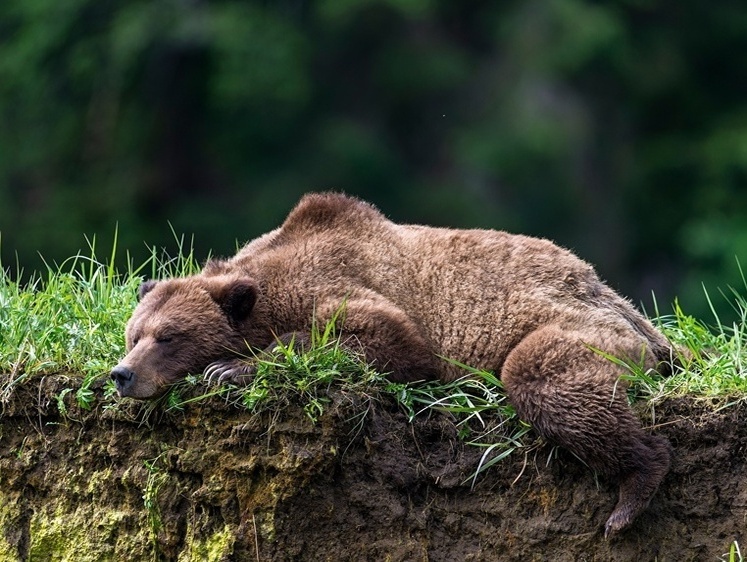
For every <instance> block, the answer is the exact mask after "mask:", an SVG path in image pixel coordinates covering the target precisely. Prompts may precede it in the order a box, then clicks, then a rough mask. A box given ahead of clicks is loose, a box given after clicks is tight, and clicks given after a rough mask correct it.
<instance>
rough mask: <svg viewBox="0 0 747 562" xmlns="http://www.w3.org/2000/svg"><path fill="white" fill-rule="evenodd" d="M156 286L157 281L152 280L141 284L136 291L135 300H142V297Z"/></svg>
mask: <svg viewBox="0 0 747 562" xmlns="http://www.w3.org/2000/svg"><path fill="white" fill-rule="evenodd" d="M157 284H158V281H154V280H153V279H151V280H150V281H145V282H144V283H141V284H140V288H139V289H138V290H137V300H138V301H141V300H143V297H144V296H145V295H147V294H148V293H150V292H151V291H152V290H153V287H155V286H156V285H157Z"/></svg>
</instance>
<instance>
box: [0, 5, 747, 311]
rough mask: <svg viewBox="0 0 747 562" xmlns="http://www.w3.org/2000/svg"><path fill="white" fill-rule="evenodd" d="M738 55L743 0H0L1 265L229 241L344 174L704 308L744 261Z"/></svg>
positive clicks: (364, 192) (746, 218)
mask: <svg viewBox="0 0 747 562" xmlns="http://www.w3.org/2000/svg"><path fill="white" fill-rule="evenodd" d="M744 53H747V4H745V3H744V1H743V0H721V1H719V2H711V3H703V2H694V1H691V0H682V1H679V2H675V1H673V0H616V1H608V2H598V1H591V0H528V1H524V2H518V1H510V0H506V1H501V2H490V1H486V0H463V1H460V2H450V1H446V0H356V1H352V0H315V1H312V0H275V1H272V2H269V1H249V0H210V1H208V0H148V1H136V0H3V2H0V232H2V246H1V248H0V250H1V251H2V256H3V264H4V266H5V267H9V266H11V267H15V264H16V263H18V264H20V265H21V266H23V267H25V268H27V269H36V268H38V267H39V261H38V258H37V256H36V253H37V252H41V254H42V255H43V256H44V257H45V258H47V259H48V260H61V259H64V258H66V257H68V256H70V255H71V254H73V253H75V252H76V251H77V249H78V248H80V247H81V246H83V245H84V240H83V234H89V235H91V234H94V233H98V235H99V238H101V237H102V236H104V237H105V236H110V237H113V232H114V229H115V224H119V237H120V245H121V246H124V247H126V248H128V249H130V251H131V253H132V254H133V255H134V256H135V258H136V259H137V258H138V256H142V259H143V260H144V259H145V256H146V255H147V249H146V247H145V245H144V244H143V241H146V242H148V243H150V244H156V245H169V243H170V239H171V231H170V229H169V226H168V224H167V221H170V222H171V223H172V224H173V228H174V230H176V231H177V232H186V233H194V235H195V244H196V248H197V250H198V253H201V254H202V255H203V256H205V255H207V253H208V250H209V249H212V250H213V251H214V252H216V253H218V254H231V253H232V252H233V251H234V249H235V245H236V241H237V240H238V242H239V243H241V242H243V241H245V240H246V239H249V238H252V237H254V236H256V235H257V234H259V233H261V232H263V231H266V230H268V229H270V228H272V227H274V226H275V225H276V224H277V223H278V222H279V221H280V220H281V219H282V217H283V216H284V215H285V214H286V212H287V211H288V210H289V208H290V207H291V206H292V205H293V203H294V202H295V201H296V199H297V198H298V197H299V196H300V195H301V194H302V193H303V192H306V191H310V190H320V189H338V190H344V191H347V192H350V193H354V194H357V195H360V196H362V197H364V198H366V199H369V200H371V201H373V202H374V203H376V204H378V205H379V206H380V207H381V208H382V209H383V210H384V211H385V212H386V213H387V214H388V215H390V216H391V217H392V218H394V219H396V220H403V221H413V222H426V223H430V224H438V225H450V226H462V227H463V226H478V227H491V228H503V229H508V230H512V231H521V232H524V233H527V234H533V235H538V236H547V237H551V238H553V239H555V240H556V241H558V242H559V243H560V244H562V245H565V246H568V247H571V248H573V249H575V250H576V251H577V252H578V253H579V254H580V255H582V256H583V257H584V258H586V259H587V260H589V261H591V262H593V263H595V264H596V265H597V266H598V269H599V270H600V272H601V274H602V275H603V276H604V277H606V278H607V279H609V280H610V281H611V283H612V284H613V285H614V286H616V287H618V288H620V289H621V290H623V291H624V292H626V293H627V294H629V295H631V296H632V297H634V299H636V300H640V299H643V300H644V301H647V302H650V292H651V291H652V290H654V291H655V292H656V294H657V297H658V300H659V302H660V303H662V302H667V301H669V300H671V299H672V298H674V296H675V295H680V298H681V301H682V302H683V305H684V306H685V308H686V309H687V310H690V311H694V312H695V313H704V312H705V310H706V304H705V299H704V298H703V297H702V293H701V289H700V284H701V282H705V283H706V284H707V285H709V287H710V288H714V287H716V286H721V287H726V286H727V285H729V284H732V285H738V286H739V285H741V280H740V277H739V271H738V268H737V266H736V261H735V256H736V257H741V259H742V263H743V264H747V57H744V56H743V54H744ZM16 254H17V255H18V258H16Z"/></svg>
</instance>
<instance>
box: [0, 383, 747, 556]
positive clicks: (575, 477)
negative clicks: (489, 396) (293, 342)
mask: <svg viewBox="0 0 747 562" xmlns="http://www.w3.org/2000/svg"><path fill="white" fill-rule="evenodd" d="M0 382H2V381H0ZM74 385H75V382H74V379H71V378H68V377H65V376H63V375H59V376H51V377H45V378H44V379H41V380H36V381H34V382H30V383H27V384H26V386H24V387H22V388H21V389H19V390H17V391H16V392H15V394H14V395H13V396H12V397H11V398H10V399H9V400H7V401H6V402H5V403H4V404H3V405H2V411H1V414H0V529H1V530H2V533H0V561H2V560H34V561H36V560H76V561H82V560H179V561H181V560H247V561H254V560H278V561H280V560H330V561H341V560H372V561H379V560H391V561H398V560H429V561H434V562H436V561H454V560H485V561H492V560H496V561H497V560H500V561H505V560H522V561H526V560H554V561H566V560H567V561H582V560H605V561H606V560H614V561H616V560H619V561H629V560H658V561H670V560H671V561H687V560H693V561H696V560H697V561H703V560H713V561H717V560H720V559H722V557H723V555H724V553H725V552H727V551H728V549H729V545H730V544H731V543H732V542H733V541H734V540H737V541H739V544H740V545H741V546H742V548H744V546H745V545H746V544H747V408H745V406H744V403H742V405H738V406H733V407H730V408H726V409H723V410H721V411H719V412H717V413H714V412H713V408H712V407H711V406H707V405H703V404H699V403H696V402H694V401H692V400H685V399H678V400H672V401H669V402H665V403H664V404H661V405H659V406H657V408H656V423H655V426H656V431H657V432H658V433H660V434H662V435H665V436H667V437H668V438H669V439H670V440H671V442H672V444H673V446H674V449H675V458H674V462H673V467H672V471H671V473H670V474H669V476H668V477H667V478H666V480H665V482H664V484H663V485H662V487H661V489H660V490H659V492H658V494H657V495H656V496H655V498H654V500H653V502H652V504H651V507H650V508H649V510H648V511H647V512H646V513H645V514H643V515H642V516H641V517H640V518H639V519H638V521H637V522H636V524H635V525H634V526H633V528H632V529H630V530H629V531H627V532H625V533H624V534H623V535H622V536H620V537H618V538H617V539H615V540H612V541H606V540H605V539H604V538H603V534H602V525H603V524H604V521H605V520H606V517H607V516H608V514H609V513H610V511H611V510H612V508H613V506H614V504H615V500H616V497H615V488H614V486H612V485H611V484H610V483H608V482H605V481H599V482H597V481H596V480H595V477H594V475H593V474H592V473H591V472H589V471H588V470H586V469H585V468H584V467H583V466H582V465H581V464H580V463H579V462H578V461H577V460H575V459H574V458H573V457H572V456H571V455H569V454H567V453H565V452H563V451H557V450H554V449H553V448H552V447H550V446H549V445H545V446H541V447H536V448H534V449H533V450H531V451H529V452H528V453H526V454H524V453H515V454H514V455H512V456H511V457H509V458H508V459H506V460H505V461H503V462H501V463H499V464H498V465H496V466H495V467H493V468H491V469H490V470H489V471H488V472H487V474H486V475H484V476H482V477H480V478H479V479H478V481H477V485H476V487H475V489H474V490H470V486H469V483H467V484H464V483H463V482H464V481H465V480H466V479H468V477H469V475H470V474H471V473H472V472H473V471H474V470H475V468H476V466H477V463H478V461H479V458H480V455H481V454H482V451H481V450H479V449H477V448H475V447H471V446H467V445H465V444H464V443H463V442H462V441H460V440H459V439H458V436H457V432H456V429H455V427H454V424H453V422H452V421H451V420H450V419H449V417H448V416H447V415H446V414H440V413H436V414H432V415H430V416H423V417H421V418H418V419H416V420H415V422H413V423H409V422H408V421H407V419H406V416H405V415H404V414H403V412H402V411H401V410H400V408H399V407H398V406H397V404H395V402H394V401H393V399H392V398H391V397H390V396H386V395H379V396H373V397H372V396H357V395H349V394H344V393H342V392H339V391H332V392H331V394H330V398H331V404H330V405H328V407H327V410H326V412H325V414H324V415H323V416H322V417H321V418H320V419H319V421H318V422H317V423H316V424H314V423H312V422H311V421H310V420H309V418H308V417H307V416H306V415H305V414H304V412H303V409H302V408H301V407H300V406H299V407H294V406H291V407H288V408H286V409H285V410H284V411H280V412H275V413H273V414H263V415H260V416H253V415H251V414H249V413H248V412H246V411H244V410H242V409H239V408H237V407H235V406H232V405H230V404H226V403H225V402H224V401H221V400H220V399H216V398H214V399H211V400H209V401H202V402H196V403H193V404H188V405H186V406H185V407H184V409H183V410H182V411H177V412H165V411H163V410H155V411H152V412H150V413H148V412H146V411H144V409H143V406H142V405H141V404H138V403H133V402H128V401H123V402H122V403H121V404H119V405H118V406H117V407H115V408H114V407H112V406H111V404H110V405H108V406H107V405H105V404H106V402H105V401H99V402H97V404H99V405H98V406H96V407H94V409H93V410H91V411H85V410H81V409H80V408H79V407H78V406H77V405H76V404H75V401H74V400H73V396H74V392H67V393H65V389H66V388H69V387H74ZM98 392H99V393H100V391H98ZM61 395H62V396H61ZM60 396H61V398H60ZM102 404H104V405H102ZM61 410H65V415H62V412H61ZM641 415H642V417H644V418H647V417H648V414H647V413H646V412H642V413H641ZM647 423H648V425H652V422H651V420H650V419H648V420H647Z"/></svg>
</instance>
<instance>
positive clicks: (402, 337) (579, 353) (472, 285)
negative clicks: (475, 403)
mask: <svg viewBox="0 0 747 562" xmlns="http://www.w3.org/2000/svg"><path fill="white" fill-rule="evenodd" d="M139 296H140V302H139V304H138V306H137V308H136V309H135V311H134V313H133V315H132V318H131V319H130V321H129V322H128V324H127V329H126V340H127V350H128V353H127V356H126V357H125V358H124V359H123V360H122V362H121V363H120V364H119V365H117V366H116V367H115V368H114V370H113V371H112V375H111V376H112V379H113V380H114V382H115V384H116V388H117V390H118V392H119V394H120V395H121V396H130V397H133V398H143V399H144V398H151V397H155V396H158V395H160V394H162V393H163V392H164V391H165V390H166V389H167V388H168V386H169V385H170V384H172V383H174V382H176V381H178V380H179V379H181V378H183V377H184V376H185V375H186V374H188V373H200V372H203V371H205V373H206V375H208V376H209V378H213V379H217V380H220V381H228V382H232V383H236V384H241V383H242V382H243V383H246V382H247V381H248V380H250V377H251V375H252V372H253V366H252V364H251V362H250V361H247V359H246V356H247V355H248V351H247V345H248V346H249V347H250V348H253V349H257V350H262V349H266V350H271V349H272V348H273V347H274V345H275V342H276V341H277V339H278V338H279V339H281V340H283V341H289V340H290V339H295V340H296V341H298V342H305V341H308V338H309V334H310V330H311V327H312V322H313V321H314V319H315V318H316V320H317V321H319V322H320V323H321V322H324V321H327V320H329V319H331V318H332V317H333V316H334V315H335V314H336V313H337V312H338V311H340V310H341V307H342V309H343V310H344V312H343V316H344V320H343V321H342V325H341V326H340V334H341V337H342V338H343V341H344V342H345V344H346V345H349V346H351V347H357V348H358V349H360V350H361V351H362V352H363V353H364V354H365V358H366V359H367V360H368V361H370V362H371V363H372V364H373V365H375V366H376V367H378V369H379V370H380V371H382V372H386V373H388V376H389V378H390V379H391V380H393V381H403V382H404V381H416V380H421V379H434V378H438V379H441V380H444V381H449V380H453V379H454V378H456V377H459V376H463V375H464V371H463V370H462V369H460V368H459V367H456V366H455V365H454V364H453V362H449V361H446V360H445V359H444V358H449V359H453V360H456V361H458V362H460V363H463V364H467V365H470V366H473V367H477V368H480V369H487V370H493V371H495V372H496V373H499V374H500V378H501V380H502V381H503V384H504V385H505V388H506V391H507V393H508V396H509V399H510V401H511V402H512V403H513V405H514V406H515V408H516V410H517V411H518V413H519V415H520V416H521V417H522V418H523V419H524V420H526V421H527V422H529V423H531V424H532V425H533V426H534V427H535V428H536V430H537V431H538V432H539V433H540V434H542V435H543V436H544V437H546V438H547V439H549V440H552V441H553V442H555V443H557V444H559V445H561V446H563V447H565V448H567V449H569V450H570V451H572V452H573V453H574V454H575V455H576V456H578V457H579V458H580V459H581V460H583V461H584V462H585V463H586V464H588V465H589V466H590V467H591V468H593V469H594V470H597V471H600V472H602V473H604V474H606V475H608V476H610V477H612V478H614V479H617V481H619V483H620V492H619V501H618V503H617V506H616V507H615V509H614V511H613V512H612V514H611V515H610V517H609V519H608V520H607V523H606V526H605V536H608V535H610V534H613V533H616V532H618V531H620V530H621V529H623V528H625V527H627V526H629V525H630V524H631V523H632V522H633V520H634V519H635V518H636V516H637V515H638V514H639V513H640V512H641V511H643V510H644V509H645V508H646V507H647V505H648V504H649V501H650V500H651V497H652V495H653V494H654V492H655V491H656V489H657V488H658V486H659V484H660V482H661V481H662V479H663V478H664V476H665V474H666V473H667V471H668V470H669V464H670V446H669V443H668V441H667V440H666V439H664V438H663V437H659V436H653V435H649V434H647V433H645V432H644V431H643V429H642V427H641V425H640V422H639V421H638V420H637V419H636V417H635V416H634V415H633V413H632V411H631V409H630V408H629V406H628V403H627V399H626V393H625V392H624V386H623V385H622V384H618V383H619V380H620V379H619V377H620V375H621V374H622V373H623V372H624V368H622V367H620V365H619V362H613V361H610V360H609V359H608V358H605V357H604V356H603V354H601V353H599V351H602V352H604V354H610V355H613V356H615V357H618V358H622V359H624V360H626V361H634V362H637V363H641V364H642V366H643V367H644V368H651V369H656V368H659V367H660V366H661V367H664V368H665V367H666V365H667V362H668V361H669V360H670V357H671V354H672V348H671V345H670V344H669V342H668V341H667V339H666V338H665V337H664V336H663V335H662V334H661V333H659V332H658V331H657V330H656V329H655V328H654V326H653V325H652V324H651V323H650V322H649V321H648V320H646V319H645V318H644V317H643V316H642V315H641V314H640V313H639V312H638V311H636V310H635V308H634V307H633V306H632V305H631V304H630V302H629V301H627V300H625V299H624V298H622V297H620V296H619V295H618V294H616V293H615V292H614V291H613V290H612V289H610V288H609V287H608V286H606V285H605V284H604V283H602V282H601V281H600V280H599V278H598V277H597V275H596V273H595V272H594V270H593V268H592V267H591V266H589V265H588V264H587V263H585V262H584V261H582V260H581V259H579V258H578V257H576V256H575V255H573V254H572V253H570V252H569V251H567V250H564V249H562V248H559V247H558V246H556V245H554V244H553V243H551V242H549V241H547V240H542V239H537V238H530V237H526V236H519V235H511V234H507V233H505V232H498V231H492V230H451V229H445V228H431V227H426V226H415V225H401V224H395V223H393V222H391V221H389V220H388V219H387V218H386V217H384V216H383V215H382V214H381V213H380V212H379V211H378V210H377V209H376V208H375V207H373V206H371V205H369V204H367V203H365V202H363V201H360V200H358V199H355V198H352V197H348V196H345V195H340V194H335V193H319V194H310V195H306V196H305V197H303V199H301V201H300V202H299V203H298V205H297V206H296V207H295V208H294V209H293V210H292V211H291V213H290V214H289V215H288V218H287V219H286V220H285V222H284V223H283V224H282V225H281V226H280V227H279V228H277V229H275V230H273V231H272V232H270V233H268V234H265V235H264V236H262V237H260V238H258V239H256V240H254V241H252V242H250V243H249V244H247V245H246V246H245V247H244V248H243V249H241V250H240V251H239V253H238V254H237V255H236V256H234V257H233V258H230V259H227V260H212V261H208V263H207V264H206V265H205V268H204V269H203V271H202V272H201V273H199V274H197V275H193V276H191V277H187V278H182V279H169V280H165V281H158V282H155V281H148V282H146V283H143V285H141V287H140V291H139Z"/></svg>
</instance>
